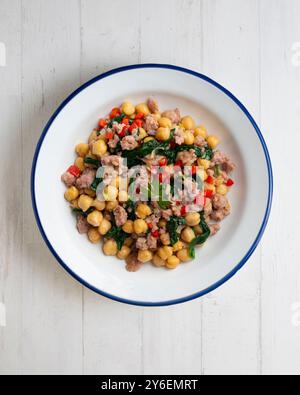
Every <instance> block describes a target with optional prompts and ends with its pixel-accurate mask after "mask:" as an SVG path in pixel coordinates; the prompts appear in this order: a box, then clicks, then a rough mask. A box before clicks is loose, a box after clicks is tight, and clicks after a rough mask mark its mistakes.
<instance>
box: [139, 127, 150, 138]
mask: <svg viewBox="0 0 300 395" xmlns="http://www.w3.org/2000/svg"><path fill="white" fill-rule="evenodd" d="M139 132H140V133H139V140H143V139H144V138H146V137H147V136H148V133H147V132H146V130H145V129H144V128H139Z"/></svg>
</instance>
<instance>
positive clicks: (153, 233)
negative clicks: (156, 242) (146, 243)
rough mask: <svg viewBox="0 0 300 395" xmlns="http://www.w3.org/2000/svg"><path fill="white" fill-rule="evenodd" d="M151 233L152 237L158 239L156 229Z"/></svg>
mask: <svg viewBox="0 0 300 395" xmlns="http://www.w3.org/2000/svg"><path fill="white" fill-rule="evenodd" d="M151 235H152V236H153V237H155V238H156V239H158V238H159V230H156V231H154V232H152V233H151Z"/></svg>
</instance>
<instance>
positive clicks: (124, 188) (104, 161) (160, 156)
mask: <svg viewBox="0 0 300 395" xmlns="http://www.w3.org/2000/svg"><path fill="white" fill-rule="evenodd" d="M219 143H220V141H219V139H218V137H217V136H214V135H209V134H208V132H207V130H206V128H205V127H204V126H198V125H197V123H196V121H195V120H194V119H193V118H192V117H191V116H182V115H181V112H180V110H179V109H178V108H176V109H174V110H166V111H163V112H162V111H160V109H159V106H158V103H157V101H156V100H154V99H153V98H150V99H148V101H147V103H141V104H137V105H134V104H132V103H131V102H124V103H123V104H122V105H121V106H120V107H115V108H113V109H112V110H111V112H110V113H109V115H108V116H107V117H105V118H101V119H100V120H99V121H98V125H97V127H96V128H95V129H94V130H93V131H92V133H91V134H90V136H89V138H88V139H87V142H80V143H79V144H77V145H76V147H75V152H76V159H75V161H74V164H72V165H71V166H70V167H69V168H68V169H67V171H66V172H65V173H64V174H63V175H62V177H61V179H62V181H63V182H64V184H65V186H66V188H67V189H66V191H65V194H64V197H65V199H66V201H67V202H69V204H70V206H71V208H72V211H73V212H74V213H75V214H76V217H77V229H78V232H79V233H81V234H86V235H87V238H88V240H89V241H90V242H91V243H93V244H98V243H99V244H100V243H101V244H102V249H103V252H104V254H105V255H107V256H116V257H117V258H118V259H120V260H125V261H126V269H127V270H128V271H130V272H135V271H137V270H139V269H140V268H141V267H142V266H143V265H144V264H147V263H149V262H152V263H153V265H154V266H155V267H164V268H167V269H175V268H177V267H178V266H179V265H180V264H182V263H185V262H189V261H191V260H193V259H194V258H195V249H196V247H199V246H202V245H204V244H205V242H206V241H207V239H208V238H209V237H210V236H214V235H215V234H216V233H217V232H218V231H219V230H220V222H221V221H222V220H223V219H224V218H225V217H227V216H228V215H229V214H230V210H231V208H230V203H229V200H228V197H227V194H228V192H229V191H230V189H231V187H232V186H233V185H234V181H233V179H232V178H231V173H232V172H233V170H234V169H235V165H234V163H233V162H232V160H231V159H230V158H229V157H228V156H227V155H226V154H224V153H223V152H221V151H220V150H218V149H217V147H218V145H219Z"/></svg>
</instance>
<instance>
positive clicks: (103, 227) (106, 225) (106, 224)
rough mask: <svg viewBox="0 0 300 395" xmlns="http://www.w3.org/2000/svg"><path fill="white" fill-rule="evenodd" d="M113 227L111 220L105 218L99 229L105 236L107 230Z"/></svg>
mask: <svg viewBox="0 0 300 395" xmlns="http://www.w3.org/2000/svg"><path fill="white" fill-rule="evenodd" d="M111 228H112V225H111V223H110V221H108V220H107V219H105V218H103V221H102V222H101V224H100V226H99V228H98V231H99V233H100V235H102V236H104V235H106V233H107V232H109V231H110V230H111Z"/></svg>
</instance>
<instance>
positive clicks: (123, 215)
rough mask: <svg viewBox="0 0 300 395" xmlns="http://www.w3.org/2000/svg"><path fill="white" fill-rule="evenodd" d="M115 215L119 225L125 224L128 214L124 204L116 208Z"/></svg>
mask: <svg viewBox="0 0 300 395" xmlns="http://www.w3.org/2000/svg"><path fill="white" fill-rule="evenodd" d="M114 216H115V220H116V225H117V226H123V225H124V224H125V222H126V221H127V218H128V214H127V212H126V210H125V209H124V208H123V207H122V206H118V207H116V208H115V209H114Z"/></svg>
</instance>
